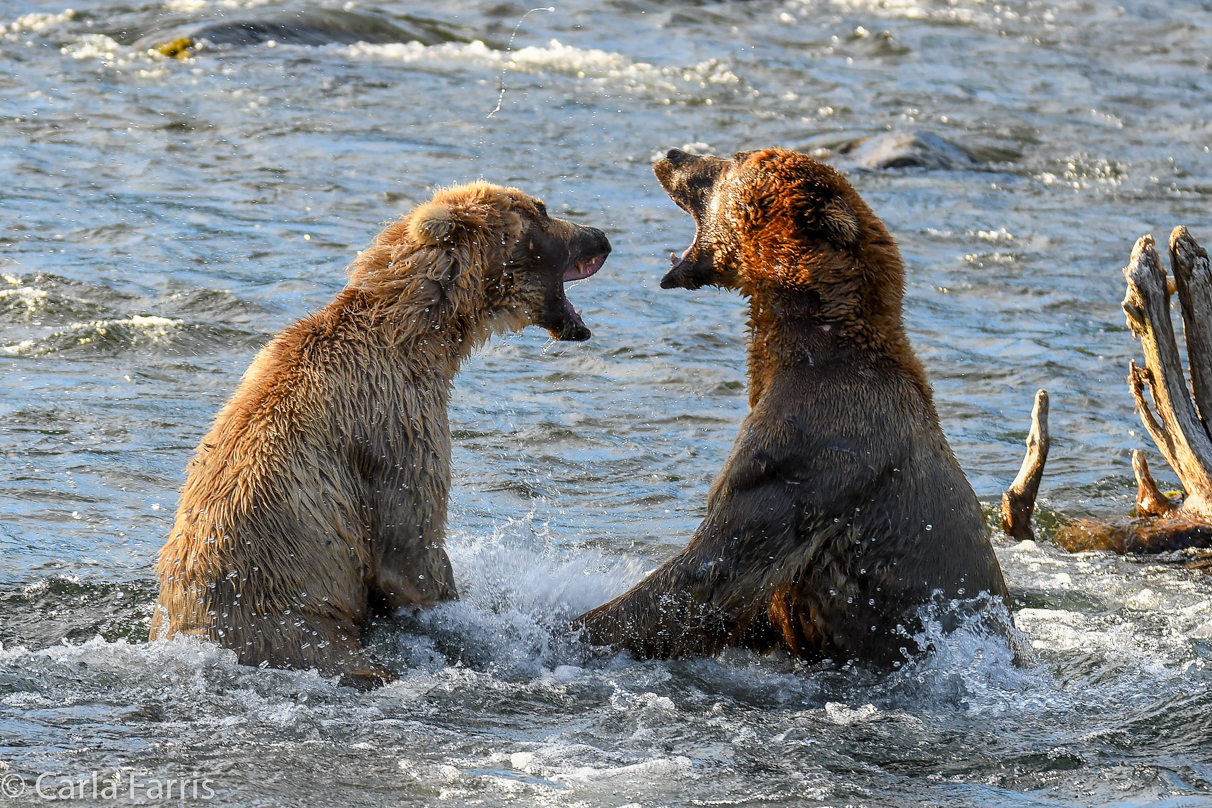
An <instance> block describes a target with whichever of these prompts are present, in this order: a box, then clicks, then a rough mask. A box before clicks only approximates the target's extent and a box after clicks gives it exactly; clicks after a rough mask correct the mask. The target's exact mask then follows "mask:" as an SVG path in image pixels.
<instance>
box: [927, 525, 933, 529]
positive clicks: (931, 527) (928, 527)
mask: <svg viewBox="0 0 1212 808" xmlns="http://www.w3.org/2000/svg"><path fill="white" fill-rule="evenodd" d="M926 530H934V525H926Z"/></svg>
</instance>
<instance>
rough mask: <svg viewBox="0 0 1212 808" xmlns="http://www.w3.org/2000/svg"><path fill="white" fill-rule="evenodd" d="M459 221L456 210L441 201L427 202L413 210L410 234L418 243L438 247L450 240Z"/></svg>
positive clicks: (409, 225)
mask: <svg viewBox="0 0 1212 808" xmlns="http://www.w3.org/2000/svg"><path fill="white" fill-rule="evenodd" d="M458 224H459V221H458V219H456V218H455V215H454V211H452V210H451V209H450V208H449V207H447V206H446V205H443V204H442V203H440V202H426V203H425V204H424V205H421V206H420V207H418V208H417V209H415V210H414V211H413V212H412V216H410V217H409V220H408V236H409V238H411V239H412V240H413V242H415V243H416V244H423V245H425V246H429V247H437V246H438V245H440V244H447V243H449V242H450V237H451V235H452V234H453V233H454V231H455V228H456V227H458Z"/></svg>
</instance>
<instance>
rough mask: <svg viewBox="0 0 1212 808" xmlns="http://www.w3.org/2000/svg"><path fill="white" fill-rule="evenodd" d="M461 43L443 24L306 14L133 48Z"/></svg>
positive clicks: (190, 31)
mask: <svg viewBox="0 0 1212 808" xmlns="http://www.w3.org/2000/svg"><path fill="white" fill-rule="evenodd" d="M115 38H117V37H115ZM461 39H462V37H459V36H457V35H455V34H454V33H452V32H451V31H448V30H447V29H445V28H444V27H442V26H441V25H440V24H438V23H436V22H434V21H433V20H427V19H425V18H423V17H405V18H396V19H392V20H388V19H385V18H383V17H379V16H376V15H374V14H366V13H364V12H354V11H339V10H335V9H301V10H297V11H278V12H272V13H267V14H265V15H264V16H250V17H247V18H243V19H230V18H220V19H212V20H203V21H195V22H192V23H189V24H185V25H176V26H171V27H168V28H160V29H158V30H156V31H152V32H148V33H144V34H142V35H141V36H140V37H139V38H138V39H137V40H136V41H135V42H134V43H133V44H134V47H136V48H140V49H142V48H147V49H150V50H157V51H160V52H161V53H163V54H164V55H166V56H177V57H181V56H185V55H188V52H189V50H190V49H197V48H199V46H200V45H203V44H205V45H206V46H211V47H219V48H238V47H247V46H250V45H259V44H262V43H265V42H277V43H280V44H283V45H333V44H353V43H355V42H368V43H371V44H381V43H386V42H420V43H421V44H423V45H437V44H440V43H442V42H454V41H460V40H461ZM119 41H121V40H119Z"/></svg>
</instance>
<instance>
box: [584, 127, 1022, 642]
mask: <svg viewBox="0 0 1212 808" xmlns="http://www.w3.org/2000/svg"><path fill="white" fill-rule="evenodd" d="M655 171H656V175H657V179H658V180H660V183H661V186H662V187H663V188H664V189H665V190H666V191H667V192H668V193H669V195H670V196H671V197H672V198H673V201H674V202H676V203H677V204H678V205H679V206H680V207H681V208H683V209H684V210H685V211H686V212H688V213H689V214H690V215H691V216H693V217H694V221H695V225H696V227H697V233H696V236H695V240H694V243H693V244H692V245H691V246H690V248H689V249H687V250H686V252H685V253H683V254H682V255H681V256H680V257H674V264H673V267H672V269H670V271H669V273H668V274H667V275H666V276H665V278H664V280H662V281H661V286H662V287H663V288H666V289H669V288H674V287H682V288H686V289H697V288H699V287H700V286H704V285H714V286H719V287H723V288H727V289H739V290H740V291H741V293H742V294H744V295H745V296H746V297H747V298H749V304H750V316H749V327H750V335H749V391H750V392H749V401H750V407H751V411H750V413H749V415H748V416H747V417H746V418H745V420H744V422H743V423H742V424H741V429H740V434H739V435H738V436H737V440H736V443H735V444H734V445H733V448H732V453H731V455H730V456H729V458H728V460H727V462H726V463H725V465H724V468H723V470H722V471H721V472H720V473H719V475H718V476H717V477H716V479H715V482H714V483H712V485H711V490H710V492H709V493H708V498H707V518H706V519H705V520H704V521H703V523H702V525H700V527H699V529H698V531H697V532H696V533H695V535H694V537H693V538H692V539H691V540H690V543H689V544H688V545H687V547H686V549H684V550H683V551H682V552H680V553H678V554H677V555H676V556H674V557H673V558H672V559H670V560H669V561H667V562H666V563H665V564H663V565H662V566H661V567H659V568H658V569H657V570H656V571H655V572H653V573H652V574H651V575H650V576H648V577H647V578H646V579H645V580H644V581H642V582H641V583H639V584H637V585H636V586H635V587H634V588H633V589H632V590H631V591H629V592H627V593H626V594H624V595H622V596H621V597H619V598H617V599H615V600H614V601H611V602H610V603H607V604H605V605H604V606H601V607H599V608H597V609H594V610H592V611H590V612H588V613H586V614H584V615H582V616H581V617H579V618H577V620H576V621H575V625H576V626H578V627H582V628H583V629H584V635H585V636H586V638H587V639H588V640H589V641H590V642H592V643H593V644H595V645H609V646H614V647H616V648H620V649H625V650H627V651H629V652H630V653H631V654H633V655H635V656H637V657H660V658H665V657H674V656H687V655H700V654H712V653H714V652H716V651H718V650H719V649H720V648H721V647H723V646H727V645H741V646H746V647H750V648H753V649H755V650H762V651H764V650H768V649H770V648H772V647H775V646H782V647H783V648H785V649H786V650H787V651H789V652H790V653H792V654H794V655H796V656H797V657H800V658H802V659H806V660H820V659H823V658H831V659H833V660H835V661H836V662H839V663H844V662H847V661H850V660H861V661H867V662H872V663H875V664H878V665H891V664H894V663H896V662H898V661H903V660H904V659H905V658H906V655H907V653H908V652H912V651H916V650H917V647H916V645H915V644H914V643H913V642H912V641H911V640H910V639H909V636H908V633H907V632H911V631H913V630H914V628H915V627H916V626H918V625H920V623H919V622H918V620H917V617H918V615H919V613H920V610H921V608H922V607H924V606H926V605H927V604H929V603H930V602H931V601H932V599H936V598H939V597H941V598H943V599H967V598H974V597H975V596H977V595H978V594H979V593H981V592H988V593H990V594H992V595H994V596H996V597H998V598H1002V599H1003V600H1004V599H1005V598H1006V597H1007V593H1006V584H1005V582H1004V581H1003V580H1002V573H1001V569H1000V568H999V567H998V563H997V558H996V557H995V556H994V553H993V547H992V545H991V544H990V542H989V536H988V530H987V528H986V525H985V521H984V519H983V517H982V514H981V509H980V506H979V504H978V502H977V499H976V496H975V494H974V493H973V492H972V488H971V487H970V486H969V485H968V481H967V480H966V479H965V477H964V473H963V471H961V470H960V467H959V464H958V463H957V462H956V460H955V456H954V455H953V454H952V452H951V448H950V446H948V444H947V439H946V438H945V437H944V436H943V432H942V429H940V427H939V423H938V416H937V415H936V413H935V411H934V405H933V403H932V401H931V391H930V384H929V382H928V381H927V380H926V375H925V373H924V371H923V369H922V365H921V363H920V362H919V361H918V359H917V357H915V356H914V354H913V350H912V349H911V348H910V346H909V340H908V338H907V337H906V335H905V328H904V324H903V323H902V320H901V296H902V288H903V283H904V268H903V266H902V263H901V257H900V254H899V252H898V251H897V248H896V244H894V243H893V241H892V238H891V237H890V236H889V235H888V232H887V231H886V230H885V229H884V225H883V223H882V222H880V220H879V219H878V218H876V216H875V215H874V214H873V213H872V212H871V209H870V208H868V207H867V205H866V204H865V203H864V202H863V200H862V199H860V198H859V195H858V194H857V193H856V192H855V191H854V189H853V188H851V187H850V184H849V183H848V182H846V180H845V179H843V178H842V176H841V175H840V174H839V173H838V172H836V171H834V170H833V169H831V168H829V167H828V166H824V165H821V164H820V163H817V162H815V161H813V160H811V159H809V158H808V157H805V156H803V155H800V154H796V153H794V152H789V151H783V150H780V149H767V150H764V151H757V152H748V153H742V154H738V155H736V157H734V158H733V159H731V160H725V159H720V158H716V157H700V156H697V155H693V154H687V153H685V152H682V151H679V150H677V149H674V150H673V151H671V152H669V154H668V155H667V157H666V158H665V159H664V160H661V161H660V162H658V163H657V164H656V166H655Z"/></svg>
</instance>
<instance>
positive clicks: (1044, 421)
mask: <svg viewBox="0 0 1212 808" xmlns="http://www.w3.org/2000/svg"><path fill="white" fill-rule="evenodd" d="M1049 444H1050V441H1049V439H1048V391H1047V390H1040V391H1039V392H1037V393H1036V394H1035V406H1034V407H1033V408H1032V409H1031V431H1030V432H1028V433H1027V455H1026V457H1024V458H1023V465H1022V467H1021V468H1020V469H1019V470H1018V476H1017V477H1015V478H1014V482H1012V483H1011V484H1010V487H1009V488H1008V489H1006V492H1005V493H1004V494H1002V529H1003V530H1005V531H1006V535H1008V536H1009V537H1010V538H1012V539H1017V540H1019V541H1023V540H1025V539H1034V538H1035V533H1034V532H1033V531H1032V530H1031V514H1032V513H1033V512H1034V511H1035V497H1036V495H1037V494H1038V493H1039V481H1040V478H1041V477H1043V476H1044V464H1045V463H1047V462H1048V446H1049Z"/></svg>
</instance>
